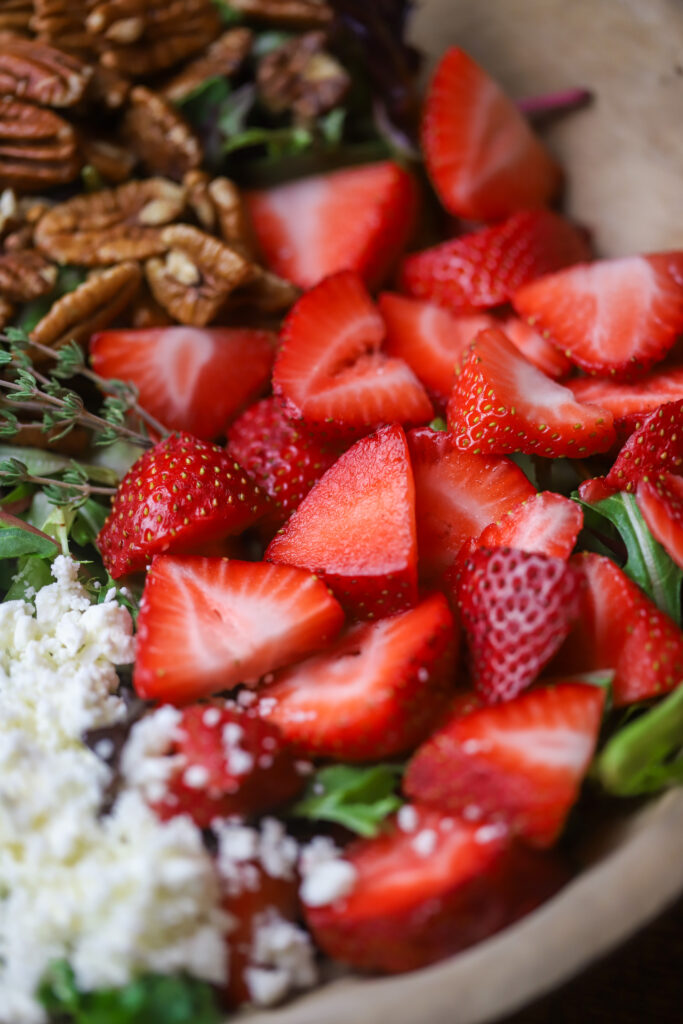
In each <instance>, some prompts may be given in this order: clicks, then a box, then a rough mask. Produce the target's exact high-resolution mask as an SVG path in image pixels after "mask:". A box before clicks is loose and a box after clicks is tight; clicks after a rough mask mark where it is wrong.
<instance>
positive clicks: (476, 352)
mask: <svg viewBox="0 0 683 1024" xmlns="http://www.w3.org/2000/svg"><path fill="white" fill-rule="evenodd" d="M448 428H449V430H450V433H451V435H452V437H453V443H454V444H455V445H456V447H457V448H459V449H460V450H461V451H472V452H474V453H475V454H486V455H488V454H492V455H494V454H500V455H504V454H507V453H509V452H515V451H521V452H527V453H530V454H533V453H535V454H537V455H544V456H547V457H548V458H559V457H561V456H568V457H570V458H571V457H577V458H586V457H587V456H588V455H592V454H595V453H596V452H604V451H608V450H609V448H611V446H612V444H613V443H614V440H615V434H614V427H613V424H612V416H611V414H610V413H609V412H607V411H605V410H604V409H599V408H598V407H597V406H590V405H580V404H579V403H578V402H577V401H576V400H575V399H574V396H573V394H572V392H571V391H569V389H568V388H565V387H563V386H562V385H561V384H558V383H556V382H555V381H552V380H550V378H549V377H546V376H545V374H543V373H541V371H540V370H538V369H537V368H536V367H535V366H534V365H533V364H532V363H530V362H529V361H528V360H527V359H525V358H524V356H523V355H522V354H521V353H520V352H519V351H518V350H517V349H516V348H515V347H514V345H513V344H512V343H511V342H510V341H509V340H508V339H507V338H506V337H505V335H504V334H503V332H502V331H498V330H489V331H482V333H481V334H479V335H478V336H477V338H476V340H475V341H474V343H473V344H472V346H471V349H470V354H469V356H468V358H467V361H466V362H465V365H464V368H463V370H462V372H461V373H460V375H459V377H458V378H457V381H456V384H455V387H454V388H453V392H452V394H451V397H450V400H449V403H448Z"/></svg>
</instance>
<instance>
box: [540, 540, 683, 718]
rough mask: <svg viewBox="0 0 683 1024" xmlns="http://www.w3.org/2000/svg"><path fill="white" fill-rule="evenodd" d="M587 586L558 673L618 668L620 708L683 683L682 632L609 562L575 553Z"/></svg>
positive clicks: (615, 692) (614, 693) (553, 668)
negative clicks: (579, 612)
mask: <svg viewBox="0 0 683 1024" xmlns="http://www.w3.org/2000/svg"><path fill="white" fill-rule="evenodd" d="M572 562H573V564H574V565H575V566H576V567H577V568H578V569H579V570H580V572H581V573H582V575H583V577H584V580H585V582H586V586H585V587H584V590H583V594H582V598H581V615H580V617H579V619H578V620H577V622H576V624H575V626H574V628H573V629H572V631H571V633H570V634H569V637H568V638H567V641H566V643H565V644H564V645H563V647H562V648H561V650H560V651H559V653H558V655H557V658H556V659H555V661H554V662H553V664H552V666H551V670H550V671H551V672H552V673H553V674H556V673H558V674H562V675H575V674H578V673H584V672H598V671H602V670H603V669H604V670H610V669H611V670H613V671H614V678H613V680H612V699H613V703H614V705H615V706H616V707H622V706H623V705H626V704H633V703H635V702H636V701H640V700H648V699H649V698H652V697H659V696H661V695H662V694H663V693H666V692H667V691H669V690H672V689H674V688H675V687H676V686H678V684H679V683H680V682H681V680H683V632H681V630H680V629H679V628H678V626H677V625H676V624H675V622H673V620H672V619H670V618H669V616H668V615H666V614H665V613H664V612H661V611H660V610H659V609H658V608H657V607H656V605H654V604H653V603H652V601H650V600H649V598H648V597H646V595H645V594H644V593H643V591H642V590H641V589H640V587H638V586H637V585H636V584H635V583H633V582H632V581H631V580H630V579H629V578H628V577H627V576H625V575H624V573H623V572H622V571H621V569H620V568H619V567H618V566H616V565H615V564H614V562H611V561H610V559H609V558H605V557H603V556H602V555H596V554H594V553H592V552H584V553H582V554H580V555H575V556H574V558H573V559H572Z"/></svg>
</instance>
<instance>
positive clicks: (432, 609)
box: [261, 594, 457, 761]
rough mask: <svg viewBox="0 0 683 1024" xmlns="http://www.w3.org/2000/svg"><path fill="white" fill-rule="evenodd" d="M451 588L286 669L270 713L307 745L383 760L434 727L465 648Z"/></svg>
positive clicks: (268, 702)
mask: <svg viewBox="0 0 683 1024" xmlns="http://www.w3.org/2000/svg"><path fill="white" fill-rule="evenodd" d="M456 640H457V634H456V632H455V626H454V622H453V616H452V614H451V611H450V609H449V607H448V603H447V601H446V598H445V597H444V596H443V594H433V595H432V596H431V597H428V598H427V599H426V600H425V601H423V602H422V603H421V604H419V605H418V606H417V608H413V609H411V610H410V611H407V612H402V613H400V614H399V615H395V616H392V617H390V618H387V619H380V621H379V622H364V623H359V624H357V625H355V626H352V627H351V628H350V629H349V630H347V631H346V633H344V634H342V636H341V637H338V638H337V640H336V641H335V643H334V644H332V646H331V648H329V649H328V650H326V651H325V652H324V653H323V654H319V655H316V656H314V657H312V658H309V659H308V660H307V661H304V662H302V663H301V664H299V665H295V666H294V668H291V669H286V670H285V671H284V672H283V673H281V674H280V675H279V676H278V678H277V679H276V680H275V682H274V683H273V685H272V686H269V687H268V688H267V689H266V690H265V691H264V697H263V699H262V700H261V709H262V714H264V715H266V716H267V718H268V720H269V721H270V722H273V723H275V725H277V726H279V729H280V731H281V733H282V735H283V736H284V737H285V738H286V739H287V740H288V741H289V742H290V743H292V744H294V745H295V746H296V748H297V749H298V750H299V751H300V752H301V753H302V754H306V755H310V756H312V757H334V758H337V759H339V760H342V761H376V760H377V759H378V758H383V757H394V756H395V755H397V754H402V753H405V752H406V751H407V750H412V748H413V747H414V746H415V745H416V744H417V743H419V742H420V741H421V740H423V739H424V738H425V736H427V735H428V734H429V731H430V729H432V728H433V726H434V724H435V722H436V720H437V719H438V717H439V714H440V713H441V712H442V711H443V710H444V708H445V705H446V700H447V698H448V695H449V693H450V691H451V690H452V687H453V674H454V669H455V658H456V653H457V650H456V648H457V644H456Z"/></svg>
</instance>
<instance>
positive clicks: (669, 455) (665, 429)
mask: <svg viewBox="0 0 683 1024" xmlns="http://www.w3.org/2000/svg"><path fill="white" fill-rule="evenodd" d="M682 466H683V398H681V399H679V400H678V401H676V402H667V403H666V405H660V406H659V408H658V409H655V410H654V412H651V413H649V414H648V415H647V416H644V417H643V419H642V422H641V425H640V426H639V427H638V428H637V429H636V430H634V431H633V433H632V434H631V435H630V436H629V438H628V440H627V442H626V444H625V445H624V447H623V448H622V449H621V451H620V452H619V454H618V455H617V457H616V459H615V461H614V465H613V466H612V468H611V469H610V471H609V473H608V474H607V476H606V477H605V483H606V484H607V486H608V487H615V488H616V489H617V490H619V491H635V489H636V487H637V486H638V483H639V482H640V481H641V480H650V481H653V482H654V481H656V480H657V478H658V477H659V476H661V475H662V474H664V473H679V472H680V471H681V467H682Z"/></svg>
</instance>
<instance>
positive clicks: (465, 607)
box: [457, 548, 582, 704]
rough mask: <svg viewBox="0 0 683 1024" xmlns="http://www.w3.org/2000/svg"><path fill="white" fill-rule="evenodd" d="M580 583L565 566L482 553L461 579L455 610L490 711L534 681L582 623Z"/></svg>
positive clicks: (501, 552)
mask: <svg viewBox="0 0 683 1024" xmlns="http://www.w3.org/2000/svg"><path fill="white" fill-rule="evenodd" d="M581 583H582V581H581V575H580V573H579V572H578V571H577V570H576V569H575V568H574V567H573V566H570V565H567V564H566V563H565V562H564V561H563V560H562V559H560V558H550V557H548V556H547V555H541V554H537V553H530V552H527V551H515V550H513V549H512V548H478V549H477V550H476V551H474V552H473V553H472V555H471V556H470V557H469V558H468V559H467V561H466V563H465V565H464V567H463V570H462V572H461V575H460V579H459V586H458V594H457V597H458V605H459V608H460V613H461V617H462V624H463V628H464V630H465V637H466V640H467V644H468V648H469V653H470V661H471V672H472V679H473V682H474V686H475V689H476V691H477V693H478V694H479V695H480V696H481V697H482V698H483V699H484V700H485V701H487V703H489V704H493V703H496V702H497V701H506V700H511V699H512V698H513V697H516V696H517V694H518V693H520V692H521V691H522V690H524V689H525V688H526V687H527V686H530V685H531V683H533V681H534V680H535V679H536V677H537V676H538V675H539V673H540V672H541V669H543V668H544V666H545V665H546V664H547V663H548V662H549V661H550V659H551V658H552V657H553V655H554V654H555V653H556V651H558V650H559V648H560V647H561V646H562V643H563V641H564V640H565V639H566V637H567V635H568V633H569V631H570V629H571V626H572V623H573V621H574V620H575V619H576V618H577V617H578V614H579V608H580V596H581Z"/></svg>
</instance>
